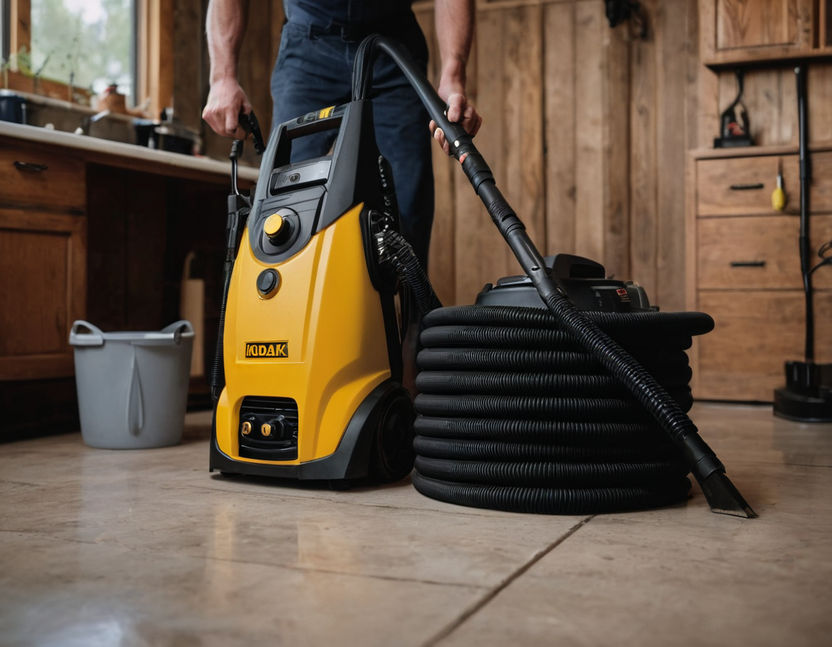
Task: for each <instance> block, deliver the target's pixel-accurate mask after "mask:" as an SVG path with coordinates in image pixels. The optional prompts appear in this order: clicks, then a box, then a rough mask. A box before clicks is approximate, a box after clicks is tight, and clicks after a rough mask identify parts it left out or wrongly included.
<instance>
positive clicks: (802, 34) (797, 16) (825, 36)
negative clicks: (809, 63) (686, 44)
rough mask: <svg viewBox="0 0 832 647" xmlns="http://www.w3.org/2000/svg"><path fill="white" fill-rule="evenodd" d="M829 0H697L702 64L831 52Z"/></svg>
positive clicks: (731, 62)
mask: <svg viewBox="0 0 832 647" xmlns="http://www.w3.org/2000/svg"><path fill="white" fill-rule="evenodd" d="M831 8H832V2H830V0H753V1H752V0H700V2H699V19H700V20H699V26H700V31H701V45H702V48H701V50H702V51H701V56H702V59H703V61H704V62H705V64H706V65H710V66H719V65H732V64H747V63H749V62H753V61H774V60H777V59H782V58H788V57H815V56H829V55H830V54H832V50H830V45H832V42H830V40H829V33H828V32H829V29H828V22H829V13H830V9H831Z"/></svg>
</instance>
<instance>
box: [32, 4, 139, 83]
mask: <svg viewBox="0 0 832 647" xmlns="http://www.w3.org/2000/svg"><path fill="white" fill-rule="evenodd" d="M133 2H134V0H31V7H32V9H31V11H32V18H31V25H32V27H31V29H32V51H31V53H30V55H29V58H30V60H29V66H30V70H24V71H26V72H28V73H31V74H35V75H37V76H39V77H41V78H46V79H51V80H54V81H60V82H62V83H67V84H71V85H73V86H76V87H82V88H88V89H91V90H92V91H93V92H95V93H99V92H101V91H103V90H104V88H106V87H107V86H108V85H110V84H112V83H115V84H117V85H118V89H119V92H121V93H123V94H126V95H127V96H128V97H129V96H131V95H132V92H133V66H132V62H131V52H132V43H133V37H134V24H133V23H134V10H133ZM22 62H23V61H21V63H22ZM21 67H23V65H21Z"/></svg>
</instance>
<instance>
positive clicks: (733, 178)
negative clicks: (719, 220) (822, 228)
mask: <svg viewBox="0 0 832 647" xmlns="http://www.w3.org/2000/svg"><path fill="white" fill-rule="evenodd" d="M778 164H780V165H781V168H782V171H783V189H784V191H785V192H786V209H785V212H786V213H790V214H795V213H799V211H800V169H799V165H798V159H797V155H783V156H776V155H770V156H762V157H731V158H724V159H705V160H699V161H698V162H697V166H696V213H697V215H699V216H741V215H776V214H778V213H779V212H778V211H775V210H774V209H772V207H771V193H772V191H774V189H775V187H776V186H777V169H778ZM809 200H810V209H811V211H812V213H817V212H819V211H832V151H823V152H819V153H814V154H813V155H812V183H811V186H810V189H809Z"/></svg>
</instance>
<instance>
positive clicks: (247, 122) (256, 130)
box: [237, 110, 266, 155]
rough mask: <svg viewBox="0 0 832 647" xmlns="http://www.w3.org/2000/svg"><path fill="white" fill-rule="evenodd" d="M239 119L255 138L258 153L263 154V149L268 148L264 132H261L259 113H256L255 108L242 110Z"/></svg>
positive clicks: (243, 127) (242, 125) (255, 147)
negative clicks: (248, 110) (246, 111)
mask: <svg viewBox="0 0 832 647" xmlns="http://www.w3.org/2000/svg"><path fill="white" fill-rule="evenodd" d="M237 120H238V121H239V122H240V126H241V127H242V129H243V130H245V131H246V133H248V134H250V135H251V138H252V139H253V140H254V150H255V151H257V154H258V155H262V154H263V151H264V150H266V143H265V142H264V141H263V133H262V132H260V122H259V121H257V115H255V114H254V110H252V111H251V112H249V113H245V112H243V111H242V110H241V111H240V115H239V117H238V119H237Z"/></svg>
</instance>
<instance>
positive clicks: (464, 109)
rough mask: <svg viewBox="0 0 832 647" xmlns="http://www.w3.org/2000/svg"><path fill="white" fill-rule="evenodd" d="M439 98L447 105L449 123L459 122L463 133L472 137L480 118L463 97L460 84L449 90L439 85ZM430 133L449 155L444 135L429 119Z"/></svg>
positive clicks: (477, 128) (463, 93)
mask: <svg viewBox="0 0 832 647" xmlns="http://www.w3.org/2000/svg"><path fill="white" fill-rule="evenodd" d="M438 93H439V96H440V98H442V99H443V100H444V101H445V103H447V104H448V121H450V122H451V123H457V122H460V123H461V124H462V127H463V128H465V131H466V132H467V133H468V134H469V135H471V137H473V136H474V135H476V134H477V131H478V130H479V129H480V126H481V125H482V117H481V116H480V114H479V113H478V112H477V109H476V108H475V107H474V104H473V103H469V102H468V100H467V99H466V97H465V91H464V88H463V87H462V84H459V83H457V84H453V85H452V86H451V87H450V88H449V87H447V85H445V86H443V84H442V83H440V84H439V90H438ZM430 132H431V134H432V135H433V138H434V139H435V140H436V141H437V142H439V145H440V146H441V147H442V150H443V151H445V154H446V155H450V153H451V149H450V146H449V144H448V142H447V141H446V140H445V133H443V132H442V129H441V128H437V126H436V122H435V121H433V120H432V119H431V122H430Z"/></svg>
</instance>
